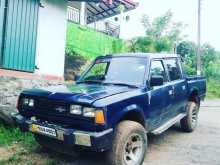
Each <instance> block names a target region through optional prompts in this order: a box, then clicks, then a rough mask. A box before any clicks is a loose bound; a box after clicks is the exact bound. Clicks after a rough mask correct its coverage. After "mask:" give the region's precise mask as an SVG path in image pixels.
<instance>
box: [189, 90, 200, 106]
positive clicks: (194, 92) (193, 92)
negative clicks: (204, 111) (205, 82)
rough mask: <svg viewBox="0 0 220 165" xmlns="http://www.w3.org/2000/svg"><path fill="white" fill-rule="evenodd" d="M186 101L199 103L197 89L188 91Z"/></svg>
mask: <svg viewBox="0 0 220 165" xmlns="http://www.w3.org/2000/svg"><path fill="white" fill-rule="evenodd" d="M188 101H193V102H195V103H200V97H199V89H198V88H192V89H191V90H190V94H189V98H188Z"/></svg>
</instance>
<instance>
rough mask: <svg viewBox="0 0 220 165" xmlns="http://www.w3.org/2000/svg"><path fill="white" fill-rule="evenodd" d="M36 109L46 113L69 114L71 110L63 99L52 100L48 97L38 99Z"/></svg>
mask: <svg viewBox="0 0 220 165" xmlns="http://www.w3.org/2000/svg"><path fill="white" fill-rule="evenodd" d="M35 105H36V106H35V109H36V110H37V111H38V112H40V113H44V114H54V115H59V114H67V113H68V112H69V105H68V104H67V103H66V102H64V101H61V100H52V99H47V98H38V99H36V104H35Z"/></svg>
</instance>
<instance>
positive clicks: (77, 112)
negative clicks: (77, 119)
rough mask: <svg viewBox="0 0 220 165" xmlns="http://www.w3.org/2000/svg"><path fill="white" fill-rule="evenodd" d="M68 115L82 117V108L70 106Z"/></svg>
mask: <svg viewBox="0 0 220 165" xmlns="http://www.w3.org/2000/svg"><path fill="white" fill-rule="evenodd" d="M70 113H71V114H73V115H82V106H80V105H71V106H70Z"/></svg>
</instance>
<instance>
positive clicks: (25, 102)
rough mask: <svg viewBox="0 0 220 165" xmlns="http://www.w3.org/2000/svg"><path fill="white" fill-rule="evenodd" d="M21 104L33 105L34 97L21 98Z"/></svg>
mask: <svg viewBox="0 0 220 165" xmlns="http://www.w3.org/2000/svg"><path fill="white" fill-rule="evenodd" d="M22 105H24V106H28V107H34V99H29V98H23V99H22Z"/></svg>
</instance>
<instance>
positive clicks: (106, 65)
mask: <svg viewBox="0 0 220 165" xmlns="http://www.w3.org/2000/svg"><path fill="white" fill-rule="evenodd" d="M146 64H147V60H146V59H144V58H137V57H114V58H110V59H109V58H106V59H98V60H96V61H95V62H94V64H93V65H92V66H91V67H90V68H89V69H88V71H87V72H86V73H84V74H83V75H82V77H81V78H80V80H79V83H103V84H115V85H130V86H141V85H143V82H144V75H145V70H146Z"/></svg>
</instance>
